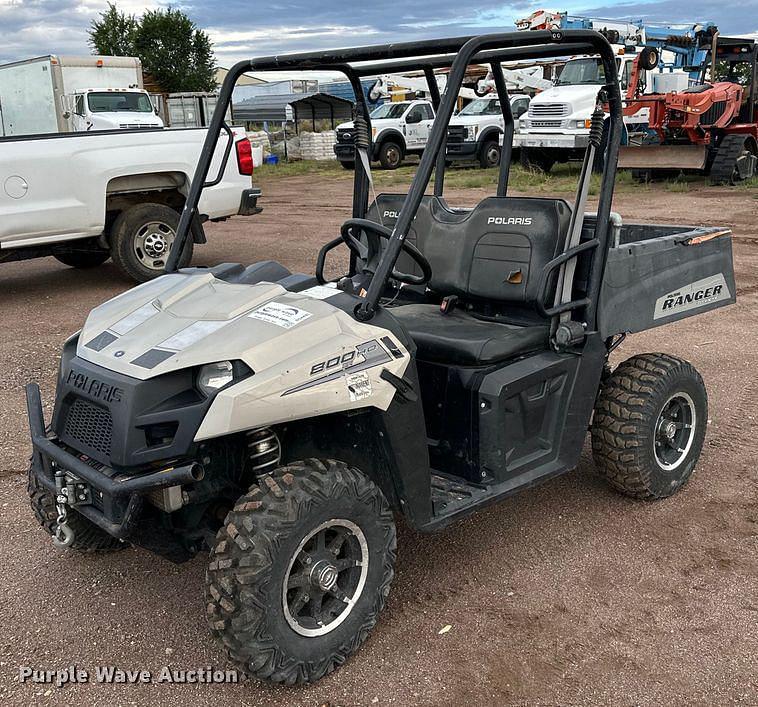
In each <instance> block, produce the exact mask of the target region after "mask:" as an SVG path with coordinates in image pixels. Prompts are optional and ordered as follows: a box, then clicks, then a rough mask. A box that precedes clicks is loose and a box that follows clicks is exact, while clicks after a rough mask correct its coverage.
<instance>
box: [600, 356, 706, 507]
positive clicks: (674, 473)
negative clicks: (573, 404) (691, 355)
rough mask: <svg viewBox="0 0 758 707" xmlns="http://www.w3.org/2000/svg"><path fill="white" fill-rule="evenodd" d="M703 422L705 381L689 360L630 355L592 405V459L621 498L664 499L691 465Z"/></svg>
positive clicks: (686, 475) (686, 476)
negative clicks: (593, 413) (623, 496)
mask: <svg viewBox="0 0 758 707" xmlns="http://www.w3.org/2000/svg"><path fill="white" fill-rule="evenodd" d="M707 420H708V396H707V393H706V390H705V385H704V384H703V379H702V378H701V377H700V374H699V373H698V372H697V371H696V370H695V368H694V367H693V366H692V365H691V364H690V363H688V362H687V361H683V360H682V359H680V358H675V357H674V356H668V355H666V354H642V355H639V356H633V357H632V358H630V359H628V360H627V361H624V362H623V363H622V364H621V365H620V366H619V367H618V368H617V369H616V370H615V371H614V372H613V373H612V374H611V375H610V376H609V377H608V378H607V379H606V381H605V383H604V384H603V389H602V392H601V393H600V395H599V397H598V400H597V403H596V404H595V415H594V418H593V420H592V453H593V456H594V458H595V463H596V464H597V466H598V468H599V469H600V471H601V473H602V474H603V475H604V476H605V477H606V479H608V481H609V482H610V483H611V485H612V486H614V487H615V488H616V489H617V490H619V491H621V492H622V493H624V494H626V495H627V496H631V497H633V498H645V499H655V498H666V497H667V496H671V495H672V494H673V493H675V492H676V491H677V490H678V489H679V488H680V487H681V486H682V485H683V484H684V483H685V482H686V481H687V479H689V477H690V476H691V474H692V472H693V470H694V469H695V464H697V461H698V458H699V457H700V451H701V449H702V447H703V440H704V438H705V428H706V423H707Z"/></svg>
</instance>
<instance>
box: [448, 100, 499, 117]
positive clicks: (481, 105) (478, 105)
mask: <svg viewBox="0 0 758 707" xmlns="http://www.w3.org/2000/svg"><path fill="white" fill-rule="evenodd" d="M502 114H503V111H501V110H500V101H499V100H498V99H497V98H495V99H492V98H478V99H477V100H475V101H471V103H469V104H468V105H467V106H465V107H464V108H463V109H462V110H461V112H460V113H458V115H502Z"/></svg>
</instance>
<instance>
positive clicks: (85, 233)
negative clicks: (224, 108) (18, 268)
mask: <svg viewBox="0 0 758 707" xmlns="http://www.w3.org/2000/svg"><path fill="white" fill-rule="evenodd" d="M205 135H206V130H205V128H192V129H180V130H161V129H152V130H149V129H140V130H125V129H117V130H110V131H98V132H86V133H58V134H48V135H35V136H23V137H10V138H0V263H2V262H8V261H15V260H25V259H28V258H36V257H42V256H50V255H52V256H54V257H55V258H57V259H58V260H59V261H61V262H62V263H64V264H66V265H69V266H71V267H77V268H90V267H95V266H97V265H100V264H102V263H104V262H105V261H106V260H108V259H109V258H112V259H113V262H114V263H115V264H116V266H118V267H119V269H121V270H122V271H123V272H124V273H126V274H127V275H128V276H129V277H130V278H132V279H133V280H136V281H137V282H144V281H146V280H150V279H152V278H154V277H157V276H158V275H161V274H162V273H163V272H164V268H165V264H166V258H167V257H168V253H169V250H170V248H171V244H172V243H173V240H174V236H175V235H176V229H177V226H178V224H179V215H180V213H181V211H182V209H183V207H184V202H185V199H186V196H187V193H188V189H189V184H190V180H191V178H192V174H193V172H194V168H195V165H196V164H197V160H198V157H199V155H200V150H201V147H202V145H203V141H204V139H205ZM232 139H233V145H232V146H231V148H230V151H229V154H228V159H227V160H226V163H225V164H224V155H225V151H226V146H227V144H228V137H227V136H226V135H223V136H222V137H221V138H220V139H219V142H218V144H217V145H216V149H215V152H214V158H213V171H212V172H211V176H209V177H208V179H209V181H210V180H217V181H214V183H213V184H212V185H210V186H208V188H206V189H204V190H203V197H202V199H201V200H200V204H199V207H198V214H199V217H198V218H196V219H195V222H194V223H193V226H192V236H193V237H192V239H190V240H189V241H188V243H187V246H186V247H185V250H184V252H183V254H182V263H183V264H185V265H186V264H188V263H189V262H190V259H191V257H192V250H193V245H194V244H195V243H205V233H204V230H203V223H204V222H205V221H208V220H210V221H221V220H224V219H226V218H228V217H229V216H233V215H235V214H240V215H251V214H255V213H258V211H260V209H259V208H258V206H257V201H258V197H259V196H260V189H256V188H254V187H253V185H252V179H251V175H252V171H253V160H252V151H251V148H250V141H249V140H248V139H247V137H246V135H245V132H244V130H242V129H241V128H233V129H232Z"/></svg>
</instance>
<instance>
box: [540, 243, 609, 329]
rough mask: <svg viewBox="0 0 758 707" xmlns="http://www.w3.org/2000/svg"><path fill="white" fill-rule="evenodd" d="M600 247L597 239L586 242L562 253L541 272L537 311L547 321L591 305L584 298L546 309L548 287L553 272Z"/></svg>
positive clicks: (586, 298)
mask: <svg viewBox="0 0 758 707" xmlns="http://www.w3.org/2000/svg"><path fill="white" fill-rule="evenodd" d="M599 245H600V241H599V240H598V239H597V238H593V239H592V240H589V241H584V242H583V243H580V244H579V245H577V246H574V247H573V248H569V249H568V250H567V251H566V252H564V253H561V254H560V255H558V256H556V257H555V258H553V259H552V260H550V261H548V262H547V263H545V265H544V266H543V268H542V272H540V279H539V281H538V283H537V300H536V305H537V311H538V312H539V313H540V314H541V315H542V316H543V317H545V318H546V319H552V318H553V317H554V316H556V315H557V314H561V313H562V312H570V311H571V310H574V309H580V308H582V307H586V306H587V305H588V304H590V302H591V300H590V298H589V297H582V298H581V299H575V300H571V301H570V302H565V303H563V304H558V305H555V306H554V307H546V306H545V300H546V299H547V296H548V286H549V284H550V276H551V275H552V274H553V272H554V271H555V270H556V269H557V268H559V267H560V266H561V265H563V264H564V263H566V262H568V261H569V260H571V259H572V258H576V257H577V256H578V255H579V254H581V253H584V252H585V251H588V250H594V249H595V248H597V247H598V246H599Z"/></svg>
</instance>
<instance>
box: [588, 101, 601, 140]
mask: <svg viewBox="0 0 758 707" xmlns="http://www.w3.org/2000/svg"><path fill="white" fill-rule="evenodd" d="M604 124H605V112H604V111H603V108H602V106H601V105H600V104H598V105H596V106H595V111H594V113H593V114H592V120H591V123H590V138H589V140H590V144H591V145H594V146H595V147H596V148H597V147H600V144H601V143H602V142H603V125H604Z"/></svg>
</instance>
